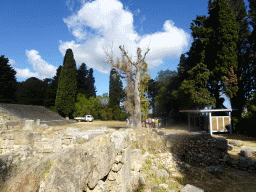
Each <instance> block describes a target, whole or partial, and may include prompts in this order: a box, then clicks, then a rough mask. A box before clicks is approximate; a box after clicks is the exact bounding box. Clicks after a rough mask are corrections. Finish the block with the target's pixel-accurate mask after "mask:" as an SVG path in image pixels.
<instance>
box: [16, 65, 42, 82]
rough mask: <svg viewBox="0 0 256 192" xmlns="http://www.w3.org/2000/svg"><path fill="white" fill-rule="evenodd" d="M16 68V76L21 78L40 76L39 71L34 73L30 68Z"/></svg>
mask: <svg viewBox="0 0 256 192" xmlns="http://www.w3.org/2000/svg"><path fill="white" fill-rule="evenodd" d="M14 69H15V71H16V72H17V74H16V76H17V77H18V78H21V79H27V78H30V77H36V78H40V76H39V74H38V73H33V72H31V71H30V70H29V69H28V68H27V69H17V68H14Z"/></svg>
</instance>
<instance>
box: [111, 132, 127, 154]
mask: <svg viewBox="0 0 256 192" xmlns="http://www.w3.org/2000/svg"><path fill="white" fill-rule="evenodd" d="M111 141H112V142H113V143H114V144H115V149H116V153H119V152H120V151H121V150H122V149H124V148H127V147H128V146H129V145H130V144H131V135H130V133H129V132H117V131H116V132H114V133H113V134H112V135H111Z"/></svg>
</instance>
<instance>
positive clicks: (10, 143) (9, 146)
mask: <svg viewBox="0 0 256 192" xmlns="http://www.w3.org/2000/svg"><path fill="white" fill-rule="evenodd" d="M4 146H5V149H12V148H13V146H14V141H13V140H8V139H6V140H5V143H4Z"/></svg>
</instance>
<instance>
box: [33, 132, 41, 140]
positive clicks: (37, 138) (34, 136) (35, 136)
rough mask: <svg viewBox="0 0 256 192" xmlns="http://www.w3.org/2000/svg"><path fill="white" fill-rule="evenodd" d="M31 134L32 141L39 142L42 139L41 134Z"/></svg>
mask: <svg viewBox="0 0 256 192" xmlns="http://www.w3.org/2000/svg"><path fill="white" fill-rule="evenodd" d="M32 134H33V138H34V141H39V140H41V139H42V134H41V133H38V132H34V133H32Z"/></svg>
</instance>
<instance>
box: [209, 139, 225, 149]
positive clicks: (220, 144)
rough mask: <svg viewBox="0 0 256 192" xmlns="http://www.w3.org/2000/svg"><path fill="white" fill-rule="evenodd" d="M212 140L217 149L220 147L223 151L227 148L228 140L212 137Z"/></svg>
mask: <svg viewBox="0 0 256 192" xmlns="http://www.w3.org/2000/svg"><path fill="white" fill-rule="evenodd" d="M212 141H213V142H214V143H215V145H216V147H217V148H218V149H221V150H223V151H227V150H228V140H227V139H225V138H212Z"/></svg>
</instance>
